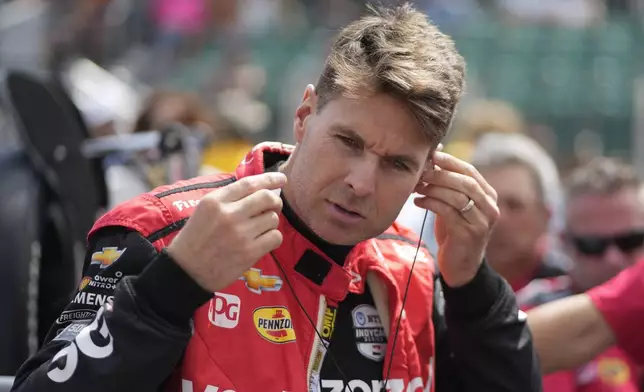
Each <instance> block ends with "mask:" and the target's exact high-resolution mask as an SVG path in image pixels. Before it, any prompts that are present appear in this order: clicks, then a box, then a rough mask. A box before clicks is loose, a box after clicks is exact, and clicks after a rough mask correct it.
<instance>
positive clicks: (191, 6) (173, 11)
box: [152, 0, 208, 34]
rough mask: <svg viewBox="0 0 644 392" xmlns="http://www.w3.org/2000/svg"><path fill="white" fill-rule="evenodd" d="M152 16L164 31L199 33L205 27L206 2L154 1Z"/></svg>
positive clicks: (185, 0) (190, 0)
mask: <svg viewBox="0 0 644 392" xmlns="http://www.w3.org/2000/svg"><path fill="white" fill-rule="evenodd" d="M152 15H153V17H154V20H155V21H156V22H157V25H158V26H159V27H161V28H162V29H164V30H171V31H177V32H181V33H186V34H192V33H199V32H201V31H203V29H204V28H205V27H206V23H207V21H208V7H207V4H206V0H154V1H153V2H152Z"/></svg>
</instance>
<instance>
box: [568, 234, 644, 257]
mask: <svg viewBox="0 0 644 392" xmlns="http://www.w3.org/2000/svg"><path fill="white" fill-rule="evenodd" d="M569 238H570V240H571V242H572V244H573V245H574V246H575V248H576V249H577V251H578V252H579V253H581V254H584V255H587V256H601V255H603V254H604V253H605V252H606V249H608V247H609V246H611V245H615V246H616V247H617V248H618V249H619V250H620V251H622V252H623V253H625V254H629V253H631V252H633V251H635V250H637V249H639V248H641V247H642V246H643V245H644V231H638V232H629V233H623V234H619V235H616V236H612V237H592V236H573V235H571V236H569Z"/></svg>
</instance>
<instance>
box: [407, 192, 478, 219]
mask: <svg viewBox="0 0 644 392" xmlns="http://www.w3.org/2000/svg"><path fill="white" fill-rule="evenodd" d="M447 191H450V190H449V189H448V190H447ZM452 192H455V191H452ZM446 193H447V192H446ZM448 200H450V199H449V198H445V195H438V196H426V197H419V198H417V199H415V200H414V204H416V205H417V206H418V207H420V208H424V209H427V210H430V211H432V212H434V213H436V214H441V215H440V216H443V217H445V218H446V219H447V221H448V222H450V223H460V224H462V223H463V221H465V222H467V223H468V224H469V225H471V226H472V227H481V228H487V227H488V224H487V222H488V221H489V219H488V218H487V217H486V216H485V215H484V214H483V212H481V210H480V209H479V208H478V207H477V206H476V203H475V204H474V206H473V207H472V208H471V209H470V210H469V211H466V212H461V209H462V208H463V207H465V206H466V204H467V203H464V204H463V205H459V206H455V204H456V203H455V202H452V201H448Z"/></svg>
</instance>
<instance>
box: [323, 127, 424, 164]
mask: <svg viewBox="0 0 644 392" xmlns="http://www.w3.org/2000/svg"><path fill="white" fill-rule="evenodd" d="M332 129H333V130H334V131H336V132H340V133H342V134H343V135H345V136H347V137H350V138H351V139H353V140H354V141H355V142H356V143H359V144H362V145H364V144H365V143H364V140H363V139H362V138H361V137H360V135H358V134H357V133H356V132H355V131H354V130H353V129H351V128H349V127H346V126H343V125H334V126H333V127H332ZM383 158H384V159H386V160H388V161H401V162H403V163H405V164H406V165H407V166H409V168H410V169H412V170H418V168H420V163H419V162H418V160H417V159H416V158H415V157H413V156H411V155H405V154H392V155H384V156H383Z"/></svg>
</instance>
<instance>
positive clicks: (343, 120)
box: [14, 5, 540, 392]
mask: <svg viewBox="0 0 644 392" xmlns="http://www.w3.org/2000/svg"><path fill="white" fill-rule="evenodd" d="M347 59H352V60H355V61H356V63H355V64H353V65H352V64H349V63H347V62H346V60H347ZM378 59H379V60H378ZM326 68H327V70H326V71H324V72H323V76H322V77H321V79H320V81H319V82H318V86H317V88H313V86H308V87H307V89H306V91H305V94H304V98H303V100H302V103H301V104H300V106H299V107H298V109H297V110H296V114H295V120H294V135H295V139H296V141H297V146H295V147H292V146H286V145H282V144H277V143H265V144H261V145H258V146H256V147H255V148H253V150H252V151H251V152H250V153H249V154H248V155H247V156H246V158H245V159H244V161H243V162H242V163H241V164H240V165H239V166H238V168H237V170H236V171H235V173H233V174H227V175H216V176H211V177H201V178H196V179H192V180H189V181H184V182H180V183H177V184H173V185H170V186H166V187H162V188H159V189H156V190H154V191H152V192H150V193H147V194H144V195H141V196H139V197H137V198H135V199H134V200H131V201H129V202H126V203H124V204H122V205H120V206H118V207H116V208H115V209H114V210H112V211H110V212H109V213H107V214H106V215H105V216H103V217H102V218H100V219H99V220H98V221H97V222H96V224H95V226H94V228H93V229H92V230H91V232H90V233H89V249H88V252H87V257H86V264H85V269H84V276H85V277H84V278H83V279H82V281H81V283H80V285H79V290H78V293H77V294H76V295H75V296H74V299H73V300H72V303H71V304H70V305H69V306H68V308H67V309H66V310H65V311H64V312H63V314H61V316H60V318H59V319H58V320H57V322H56V325H54V326H53V328H52V330H51V333H50V336H49V339H48V342H47V343H46V344H45V345H44V346H43V347H42V348H41V350H40V352H39V353H38V354H37V355H35V356H34V357H33V358H31V359H30V360H28V361H27V362H26V363H25V364H24V365H23V366H22V368H21V369H20V371H19V374H18V375H17V377H16V384H15V385H14V391H20V392H29V391H52V392H55V391H77V390H79V391H80V390H86V389H87V388H91V389H92V390H94V391H125V390H132V391H158V390H166V391H173V392H174V391H183V392H195V391H197V392H222V391H228V392H231V391H236V392H254V391H267V392H273V391H276V392H283V391H289V392H304V391H319V392H329V391H332V392H335V391H363V392H365V391H369V392H371V391H390V392H392V391H398V392H402V391H410V392H411V391H414V392H419V391H434V390H438V391H454V392H458V391H495V392H499V391H508V392H509V391H540V377H539V374H538V365H537V361H536V358H535V354H534V351H533V348H532V342H531V336H530V333H529V330H528V329H527V326H526V323H525V317H524V315H523V314H522V313H521V312H519V310H518V308H517V305H516V301H515V299H514V296H513V294H512V291H511V289H510V288H509V286H508V285H507V284H506V283H505V282H504V281H503V279H502V278H500V277H499V276H498V275H497V274H496V273H494V272H493V271H492V270H491V269H490V268H489V267H488V266H487V265H486V263H485V262H483V261H482V255H483V251H484V248H485V245H486V241H487V237H488V236H489V232H490V230H491V229H492V227H493V224H494V222H495V220H496V219H497V218H498V209H497V207H496V194H495V192H494V190H493V189H491V187H489V184H487V183H486V182H485V181H484V180H483V179H482V177H481V176H480V174H479V173H478V172H476V171H475V170H472V169H471V168H470V167H468V166H467V164H466V163H465V162H463V161H460V160H457V159H456V158H454V157H452V156H450V155H448V154H444V153H441V152H440V151H438V149H437V146H438V142H439V141H440V140H441V138H442V137H443V136H444V133H445V132H446V130H447V127H448V126H449V123H450V122H451V116H452V113H453V109H454V107H455V104H456V102H457V101H458V98H459V97H460V91H461V88H462V78H463V72H462V70H463V66H462V59H460V57H459V56H458V55H457V54H456V52H455V50H454V48H453V43H452V42H451V41H450V40H449V39H448V38H447V37H446V36H444V35H442V34H440V33H439V32H438V31H437V30H436V28H435V27H433V26H431V25H430V24H429V23H428V21H427V20H426V18H425V17H424V16H423V15H422V14H420V13H418V12H416V11H414V10H413V9H412V8H411V7H410V6H407V5H405V6H399V7H396V8H392V9H380V10H376V11H374V12H373V13H372V15H370V16H368V17H365V18H363V19H360V20H358V21H357V22H354V23H352V24H351V25H349V26H348V27H347V28H346V29H345V30H343V32H341V33H340V37H339V38H338V39H337V41H336V43H335V44H334V47H333V49H332V54H331V56H330V58H329V61H328V63H327V65H326ZM437 70H439V71H437ZM365 72H367V73H368V72H372V73H373V75H374V76H376V77H375V78H373V77H367V78H365ZM351 80H353V82H356V83H357V84H355V85H354V84H352V83H353V82H351V83H350V82H349V81H351ZM356 86H359V87H357V88H356ZM365 86H371V87H372V89H365ZM338 92H340V93H338ZM413 191H416V192H418V193H419V194H420V195H422V197H421V198H420V199H419V200H417V201H416V203H417V204H418V205H419V206H421V207H424V208H426V209H431V210H432V211H433V212H435V213H436V215H437V217H438V218H437V220H436V233H437V234H436V235H437V242H438V244H439V246H440V252H439V254H438V257H437V259H436V265H437V266H438V267H439V268H440V275H439V274H437V271H436V269H435V264H434V260H433V259H432V258H431V256H430V255H429V253H428V252H427V251H426V250H424V249H423V248H421V246H420V243H419V240H418V238H417V237H416V236H414V235H412V234H411V233H410V232H409V231H407V230H405V229H404V228H402V227H399V226H398V225H397V224H395V223H392V222H393V221H394V219H395V217H396V216H397V215H398V212H399V211H400V208H401V207H402V205H403V204H404V202H405V200H406V199H407V198H408V197H409V195H410V194H411V193H412V192H413ZM412 266H413V272H412ZM439 286H442V289H441V288H440V287H439ZM443 302H444V304H443ZM443 305H444V306H443ZM434 375H435V376H434Z"/></svg>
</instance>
